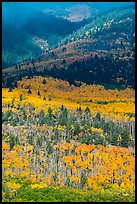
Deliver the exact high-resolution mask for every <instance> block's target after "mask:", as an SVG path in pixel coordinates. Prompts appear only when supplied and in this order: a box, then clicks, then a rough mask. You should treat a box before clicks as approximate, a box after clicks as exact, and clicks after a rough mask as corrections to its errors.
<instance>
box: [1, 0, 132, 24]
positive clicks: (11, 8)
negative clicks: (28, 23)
mask: <svg viewBox="0 0 137 204" xmlns="http://www.w3.org/2000/svg"><path fill="white" fill-rule="evenodd" d="M130 3H131V2H88V3H87V2H3V3H2V17H3V19H4V20H7V21H9V22H14V23H17V22H20V23H21V22H24V21H25V20H26V18H28V16H29V15H30V14H32V13H33V12H35V11H40V10H44V9H52V10H54V9H55V10H57V9H58V10H59V9H66V8H70V7H72V6H75V5H77V4H88V5H89V6H90V7H91V8H92V7H93V8H96V9H99V10H102V11H105V10H109V9H111V8H114V7H120V6H126V5H128V4H130Z"/></svg>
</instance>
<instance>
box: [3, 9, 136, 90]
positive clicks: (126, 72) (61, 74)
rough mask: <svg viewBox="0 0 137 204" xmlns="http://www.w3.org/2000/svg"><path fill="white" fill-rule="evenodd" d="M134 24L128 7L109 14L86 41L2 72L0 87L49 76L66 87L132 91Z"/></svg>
mask: <svg viewBox="0 0 137 204" xmlns="http://www.w3.org/2000/svg"><path fill="white" fill-rule="evenodd" d="M114 14H115V15H114ZM112 16H113V19H112ZM99 19H100V21H99ZM101 20H102V21H101ZM134 21H135V20H134V11H133V8H132V7H130V8H128V9H126V10H122V9H121V12H120V14H118V15H116V12H115V11H112V12H109V13H108V14H105V15H104V16H103V17H101V18H98V19H96V21H95V22H96V25H99V23H101V24H102V28H100V27H98V26H96V29H95V30H94V29H93V33H91V32H89V31H86V35H87V37H86V38H85V37H84V39H79V40H76V41H73V42H70V43H68V44H67V45H63V46H61V47H59V48H56V49H53V50H51V51H49V52H46V53H43V54H41V55H39V56H37V57H34V58H33V59H32V60H28V61H26V62H24V63H22V64H20V66H14V67H10V68H8V69H5V70H4V71H3V86H9V85H10V84H11V83H12V82H13V81H16V80H18V79H21V78H22V77H23V76H26V75H27V76H31V77H32V76H34V75H43V76H47V75H49V76H53V77H58V78H61V79H64V80H67V81H69V82H70V84H72V83H75V81H76V80H78V81H83V82H86V83H88V84H93V83H96V84H106V85H113V86H117V85H120V86H122V85H124V86H132V87H134V85H135V68H134V67H135V64H134V63H135V60H134V54H135V51H134V46H135V39H134V38H135V34H134ZM95 22H94V21H93V22H92V24H93V23H94V24H95ZM97 22H98V24H97ZM89 27H90V28H91V25H90V24H89V25H87V26H85V27H83V28H82V29H83V31H84V32H85V30H87V28H89ZM95 31H96V32H95ZM75 34H76V35H77V34H79V31H78V32H76V33H75ZM129 76H130V77H129ZM7 82H8V84H7Z"/></svg>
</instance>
